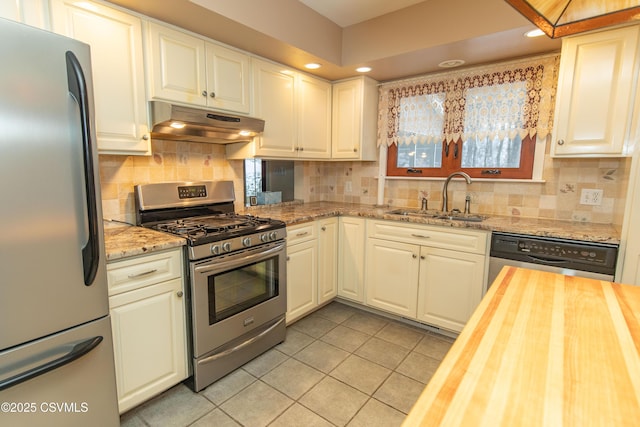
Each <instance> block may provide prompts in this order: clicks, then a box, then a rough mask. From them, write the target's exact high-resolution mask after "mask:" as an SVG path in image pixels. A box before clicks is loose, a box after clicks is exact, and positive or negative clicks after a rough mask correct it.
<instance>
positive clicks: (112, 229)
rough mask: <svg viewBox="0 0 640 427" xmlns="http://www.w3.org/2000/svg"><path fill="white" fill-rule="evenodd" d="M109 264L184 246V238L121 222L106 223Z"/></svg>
mask: <svg viewBox="0 0 640 427" xmlns="http://www.w3.org/2000/svg"><path fill="white" fill-rule="evenodd" d="M104 236H105V238H104V241H105V249H106V253H107V262H109V261H114V260H117V259H120V258H127V257H132V256H136V255H143V254H146V253H149V252H154V251H161V250H164V249H171V248H177V247H180V246H184V245H185V243H186V241H185V239H184V238H182V237H177V236H172V235H170V234H167V233H161V232H159V231H154V230H150V229H148V228H144V227H136V226H134V225H129V224H125V223H119V222H111V221H105V222H104Z"/></svg>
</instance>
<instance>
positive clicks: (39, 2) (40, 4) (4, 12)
mask: <svg viewBox="0 0 640 427" xmlns="http://www.w3.org/2000/svg"><path fill="white" fill-rule="evenodd" d="M0 18H6V19H10V20H12V21H16V22H22V23H23V24H27V25H31V26H32V27H36V28H40V29H43V30H48V29H50V28H51V22H50V19H49V2H48V0H0Z"/></svg>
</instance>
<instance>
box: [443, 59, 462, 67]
mask: <svg viewBox="0 0 640 427" xmlns="http://www.w3.org/2000/svg"><path fill="white" fill-rule="evenodd" d="M462 64H464V61H463V60H462V59H449V60H447V61H442V62H441V63H439V64H438V67H442V68H453V67H459V66H461V65H462Z"/></svg>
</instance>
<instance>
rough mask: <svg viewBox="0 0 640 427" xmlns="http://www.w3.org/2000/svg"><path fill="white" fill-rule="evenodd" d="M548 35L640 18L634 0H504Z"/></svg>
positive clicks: (584, 29)
mask: <svg viewBox="0 0 640 427" xmlns="http://www.w3.org/2000/svg"><path fill="white" fill-rule="evenodd" d="M505 1H506V2H507V3H509V4H510V5H511V6H513V7H514V8H515V9H516V10H517V11H518V12H520V13H521V14H522V15H524V16H525V17H526V18H527V19H529V20H530V21H531V22H532V23H533V24H534V25H535V26H537V27H538V28H540V29H541V30H542V31H544V32H545V34H547V35H548V36H549V37H551V38H559V37H564V36H569V35H572V34H577V33H581V32H585V31H590V30H594V29H597V28H602V27H608V26H612V25H617V24H622V23H625V22H630V21H634V20H638V19H640V1H637V0H606V1H602V0H565V1H557V0H505Z"/></svg>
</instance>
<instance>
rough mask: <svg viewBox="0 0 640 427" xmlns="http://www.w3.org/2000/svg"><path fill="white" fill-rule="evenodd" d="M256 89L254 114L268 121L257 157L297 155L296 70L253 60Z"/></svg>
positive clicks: (260, 137)
mask: <svg viewBox="0 0 640 427" xmlns="http://www.w3.org/2000/svg"><path fill="white" fill-rule="evenodd" d="M253 91H254V95H253V99H254V106H255V111H254V113H255V115H256V116H257V117H259V118H261V119H264V120H265V125H264V133H263V134H262V135H261V136H259V137H256V138H255V141H256V143H257V146H256V150H255V154H256V156H271V157H289V158H291V157H297V150H296V148H297V147H296V129H297V128H296V115H295V110H296V99H295V73H294V72H293V71H290V70H284V69H283V67H281V66H277V65H274V64H271V63H268V62H264V61H260V60H253Z"/></svg>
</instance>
